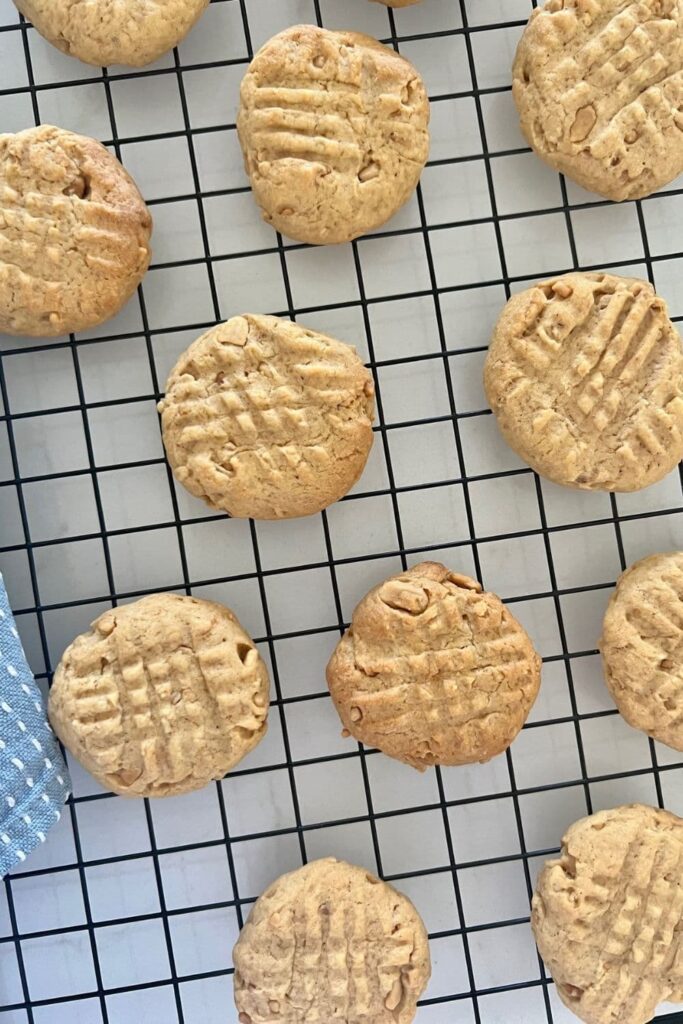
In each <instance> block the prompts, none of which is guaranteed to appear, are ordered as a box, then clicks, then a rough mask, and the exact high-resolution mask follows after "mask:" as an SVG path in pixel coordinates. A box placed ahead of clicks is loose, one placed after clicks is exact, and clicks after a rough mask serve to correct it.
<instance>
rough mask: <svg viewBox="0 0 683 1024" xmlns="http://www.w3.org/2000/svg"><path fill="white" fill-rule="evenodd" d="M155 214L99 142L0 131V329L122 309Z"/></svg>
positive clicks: (51, 325)
mask: <svg viewBox="0 0 683 1024" xmlns="http://www.w3.org/2000/svg"><path fill="white" fill-rule="evenodd" d="M151 231H152V218H151V217H150V214H149V211H148V209H147V207H146V206H145V203H144V201H143V199H142V196H141V195H140V193H139V191H138V189H137V187H136V185H135V183H134V182H133V180H132V179H131V178H130V177H129V175H128V174H127V173H126V171H125V170H124V169H123V167H122V166H121V164H120V163H119V162H118V160H117V159H116V158H115V157H113V156H112V155H111V153H109V151H108V150H106V149H105V148H104V146H102V145H100V143H99V142H96V141H95V140H94V139H90V138H87V137H86V136H84V135H75V134H74V133H73V132H69V131H65V130H64V129H62V128H54V127H52V126H51V125H41V126H40V127H39V128H29V129H27V130H26V131H23V132H18V133H17V134H16V135H0V331H3V332H4V333H6V334H22V335H30V336H33V337H53V336H55V335H59V334H68V333H70V332H72V331H82V330H85V329H86V328H88V327H94V326H95V325H96V324H99V323H102V322H103V321H104V320H107V319H109V317H111V316H113V315H114V314H115V313H118V311H119V310H120V309H121V307H122V306H123V305H124V303H125V302H127V300H128V299H129V298H130V297H131V295H132V294H133V292H134V291H135V289H136V288H137V286H138V284H139V283H140V281H141V280H142V278H143V276H144V274H145V271H146V270H147V267H148V265H149V261H150V255H151V254H150V248H149V239H150V235H151Z"/></svg>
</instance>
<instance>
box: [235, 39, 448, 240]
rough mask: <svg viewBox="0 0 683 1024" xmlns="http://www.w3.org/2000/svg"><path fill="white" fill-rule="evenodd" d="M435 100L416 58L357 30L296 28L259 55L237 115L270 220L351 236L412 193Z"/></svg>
mask: <svg viewBox="0 0 683 1024" xmlns="http://www.w3.org/2000/svg"><path fill="white" fill-rule="evenodd" d="M428 124H429V101H428V99H427V93H426V90H425V87H424V83H423V81H422V79H421V77H420V75H419V74H418V72H417V71H416V70H415V68H414V67H413V65H412V64H410V62H409V61H407V60H406V59H405V58H404V57H401V56H400V55H399V54H398V53H396V52H395V51H394V50H392V49H390V48H389V47H387V46H383V45H382V44H381V43H378V42H377V40H375V39H372V38H370V37H369V36H363V35H359V34H358V33H356V32H330V31H328V30H327V29H322V28H317V27H316V26H314V25H296V26H294V27H293V28H289V29H287V30H286V31H284V32H281V33H280V34H279V35H277V36H274V37H273V38H272V39H270V40H269V41H268V42H267V43H266V44H265V46H263V47H262V48H261V49H260V50H259V52H258V53H257V54H256V56H255V57H254V59H253V61H252V62H251V64H250V66H249V70H248V71H247V73H246V75H245V77H244V79H243V81H242V87H241V90H240V110H239V115H238V118H237V130H238V133H239V137H240V141H241V143H242V149H243V151H244V159H245V164H246V169H247V173H248V175H249V178H250V180H251V187H252V189H253V192H254V196H255V198H256V201H257V203H258V204H259V206H260V207H261V209H262V211H263V216H264V218H265V220H267V221H268V223H269V224H272V225H273V227H275V228H276V229H277V230H278V231H281V232H282V233H283V234H285V235H288V236H289V237H290V238H296V239H298V240H299V241H301V242H310V243H313V244H316V245H324V244H332V243H336V242H348V241H350V240H351V239H353V238H357V237H358V236H359V235H363V234H365V233H366V232H368V231H372V230H373V229H374V228H377V227H379V226H380V225H381V224H383V223H384V222H385V221H386V220H388V219H389V217H391V216H393V214H394V213H396V211H397V210H398V209H399V207H401V206H403V204H404V203H405V202H406V201H407V200H408V199H409V198H410V196H411V195H412V193H413V191H414V189H415V187H416V185H417V183H418V180H419V177H420V174H421V173H422V168H423V167H424V165H425V162H426V160H427V154H428V151H429V134H428V130H427V129H428Z"/></svg>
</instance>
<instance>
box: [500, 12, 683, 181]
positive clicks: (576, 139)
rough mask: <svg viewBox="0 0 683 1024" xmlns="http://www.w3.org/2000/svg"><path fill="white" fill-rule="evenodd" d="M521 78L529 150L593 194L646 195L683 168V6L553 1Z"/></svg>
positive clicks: (532, 22)
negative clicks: (530, 147) (530, 148)
mask: <svg viewBox="0 0 683 1024" xmlns="http://www.w3.org/2000/svg"><path fill="white" fill-rule="evenodd" d="M512 74H513V82H512V92H513V96H514V98H515V102H516V103H517V107H518V110H519V114H520V118H521V125H522V131H523V132H524V134H525V136H526V138H527V140H528V141H529V144H530V145H531V146H532V148H533V149H534V150H535V151H536V153H538V155H539V156H540V157H542V158H543V159H544V160H545V161H546V162H547V163H549V164H550V165H551V167H554V168H555V169H556V170H558V171H561V172H562V173H563V174H566V175H567V176H568V177H570V178H573V179H574V181H576V182H578V184H579V185H582V186H583V187H584V188H587V189H589V190H590V191H592V192H598V193H599V194H600V195H602V196H605V197H606V198H607V199H615V200H621V199H638V198H640V197H641V196H647V195H650V193H651V192H656V191H657V189H659V188H661V187H662V185H665V184H666V183H667V182H669V181H673V179H674V178H676V177H677V176H678V175H679V174H681V173H682V172H683V114H682V113H681V109H682V107H683V0H549V2H548V3H547V4H546V5H545V7H542V8H538V9H537V10H535V11H534V12H533V14H532V15H531V18H530V19H529V24H528V26H527V28H526V31H525V32H524V35H523V36H522V39H521V41H520V44H519V48H518V50H517V57H516V59H515V63H514V68H513V73H512Z"/></svg>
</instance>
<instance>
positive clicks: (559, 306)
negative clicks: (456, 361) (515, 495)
mask: <svg viewBox="0 0 683 1024" xmlns="http://www.w3.org/2000/svg"><path fill="white" fill-rule="evenodd" d="M484 384H485V387H486V393H487V395H488V399H489V402H490V405H491V408H492V409H493V411H494V413H495V414H496V416H497V418H498V425H499V427H500V429H501V431H502V433H503V435H504V437H505V439H506V441H507V442H508V444H509V445H510V446H511V447H512V448H514V450H515V451H516V452H517V454H518V455H519V456H520V457H521V458H522V459H524V461H525V462H528V463H529V465H530V466H532V468H533V469H535V470H536V471H537V472H538V473H540V474H541V475H542V476H546V477H548V478H549V479H550V480H554V481H555V483H558V484H565V485H566V486H568V487H580V488H585V489H587V490H598V491H637V490H639V489H640V488H642V487H647V486H648V485H649V484H653V483H656V482H657V481H658V480H661V479H662V477H664V476H666V475H667V473H669V472H670V471H671V470H672V469H674V467H675V466H676V465H677V464H678V462H679V461H680V460H681V458H682V457H683V346H682V345H681V338H680V336H679V334H678V331H677V330H676V328H675V327H674V325H673V324H672V323H671V321H670V320H669V315H668V311H667V308H666V303H665V302H664V300H663V299H661V298H659V296H657V295H656V294H655V292H654V289H653V288H652V285H651V284H649V283H648V282H647V281H636V280H633V279H630V278H624V277H615V276H613V275H612V274H583V273H574V274H567V275H565V276H564V277H559V278H554V279H553V280H550V281H543V282H541V284H538V285H536V286H535V287H534V288H530V289H529V290H528V291H525V292H521V293H520V294H519V295H515V296H513V297H512V298H511V299H510V301H509V302H508V304H507V306H506V307H505V309H504V310H503V313H502V315H501V317H500V319H499V321H498V323H497V325H496V328H495V331H494V334H493V339H492V341H491V346H490V349H489V353H488V357H487V360H486V366H485V372H484Z"/></svg>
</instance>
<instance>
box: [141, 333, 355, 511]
mask: <svg viewBox="0 0 683 1024" xmlns="http://www.w3.org/2000/svg"><path fill="white" fill-rule="evenodd" d="M159 408H160V411H161V421H162V429H163V435H164V444H165V446H166V452H167V454H168V460H169V462H170V464H171V467H172V468H173V472H174V474H175V476H176V479H177V480H178V481H179V482H180V483H181V484H183V485H184V486H185V487H187V489H188V490H189V491H190V492H191V493H192V494H194V495H196V496H197V497H198V498H203V500H204V501H206V502H207V503H208V504H209V505H211V506H212V507H213V508H218V509H222V510H224V511H225V512H229V513H230V514H231V515H233V516H237V517H240V518H245V517H253V518H254V519H282V518H289V517H292V516H306V515H311V514H312V513H314V512H319V511H320V510H321V509H323V508H326V507H327V506H328V505H331V504H332V502H334V501H337V500H338V499H339V498H341V497H342V496H343V495H344V494H346V492H347V491H348V490H349V489H350V488H351V487H352V486H353V484H354V483H355V482H356V480H357V479H358V477H359V476H360V474H361V473H362V471H363V468H364V466H365V463H366V461H367V457H368V454H369V452H370V448H371V446H372V437H373V435H372V418H373V414H374V386H373V382H372V376H371V374H370V372H369V371H368V370H366V368H365V367H364V366H363V363H362V362H361V360H360V358H359V357H358V354H357V353H356V350H355V349H353V348H351V346H350V345H345V344H344V343H343V342H341V341H335V340H334V339H333V338H328V337H326V336H325V335H323V334H318V333H316V332H315V331H309V330H306V329H305V328H303V327H301V326H299V324H295V323H291V322H290V321H289V320H280V319H278V318H277V317H272V316H252V315H245V316H238V317H234V318H233V319H232V320H228V322H227V323H225V324H219V326H218V327H214V328H213V329H212V330H210V331H209V332H208V333H207V334H205V335H204V336H203V337H201V338H199V339H198V340H197V341H196V342H194V343H193V344H192V345H191V346H190V348H189V349H188V350H187V352H185V353H184V354H183V355H182V356H181V358H180V359H179V361H178V363H177V364H176V366H175V368H174V369H173V371H172V372H171V375H170V377H169V379H168V383H167V385H166V397H165V398H164V400H163V401H162V402H161V403H160V406H159Z"/></svg>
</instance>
